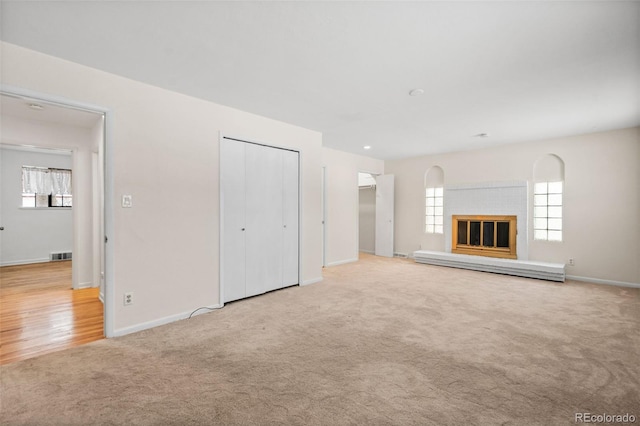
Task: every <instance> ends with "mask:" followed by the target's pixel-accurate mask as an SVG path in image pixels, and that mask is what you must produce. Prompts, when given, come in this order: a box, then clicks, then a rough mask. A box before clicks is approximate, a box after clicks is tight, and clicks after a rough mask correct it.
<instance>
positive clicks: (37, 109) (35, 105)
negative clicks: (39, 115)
mask: <svg viewBox="0 0 640 426" xmlns="http://www.w3.org/2000/svg"><path fill="white" fill-rule="evenodd" d="M29 108H31V109H35V110H36V111H42V110H43V109H44V107H43V106H42V105H40V104H29Z"/></svg>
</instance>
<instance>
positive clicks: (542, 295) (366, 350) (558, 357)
mask: <svg viewBox="0 0 640 426" xmlns="http://www.w3.org/2000/svg"><path fill="white" fill-rule="evenodd" d="M324 276H325V280H324V281H323V282H322V283H318V284H314V285H311V286H306V287H292V288H289V289H285V290H281V291H277V292H274V293H270V294H266V295H263V296H259V297H255V298H252V299H248V300H243V301H239V302H236V303H231V304H229V305H227V306H226V307H225V308H223V309H221V310H218V311H215V312H212V313H208V314H204V315H200V316H197V317H194V318H192V319H190V320H184V321H179V322H176V323H173V324H169V325H167V326H163V327H158V328H155V329H152V330H147V331H143V332H140V333H136V334H133V335H129V336H125V337H122V338H116V339H108V340H102V341H99V342H94V343H91V344H88V345H85V346H82V347H79V348H74V349H69V350H66V351H62V352H58V353H54V354H49V355H44V356H42V357H39V358H35V359H32V360H26V361H21V362H17V363H14V364H9V365H6V366H3V367H2V368H1V370H0V371H1V374H2V375H1V391H2V393H1V398H2V406H1V414H0V423H2V424H5V425H13V424H60V425H89V424H113V425H115V424H140V425H152V424H153V425H155V424H175V425H188V424H225V425H229V424H247V425H249V424H300V425H305V424H310V425H315V424H318V425H319V424H326V425H334V424H358V425H364V424H369V425H384V424H396V425H404V424H407V425H410V424H415V425H431V424H433V425H454V424H455V425H459V424H477V425H498V424H500V425H520V424H526V425H536V424H539V425H555V424H574V413H576V412H590V413H608V414H617V413H634V414H635V415H636V417H638V416H640V406H639V404H638V401H640V390H639V389H640V362H639V360H640V354H639V353H638V351H639V348H640V291H639V290H637V289H625V288H618V287H608V286H597V285H591V284H583V283H571V282H569V283H566V284H556V283H551V282H545V281H538V280H530V279H524V278H516V277H508V276H502V275H494V274H488V273H481V272H473V271H464V270H456V269H449V268H443V267H436V266H429V265H421V264H415V263H413V262H411V261H409V260H402V259H386V258H377V257H373V256H364V255H363V260H361V261H360V262H358V263H354V264H348V265H343V266H338V267H333V268H328V269H325V271H324ZM176 285H179V283H176Z"/></svg>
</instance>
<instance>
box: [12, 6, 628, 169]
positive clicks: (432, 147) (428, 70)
mask: <svg viewBox="0 0 640 426" xmlns="http://www.w3.org/2000/svg"><path fill="white" fill-rule="evenodd" d="M1 7H2V10H1V12H2V16H1V22H0V23H1V27H2V29H1V31H0V37H1V38H2V39H3V40H4V41H6V42H9V43H13V44H17V45H20V46H24V47H26V48H29V49H33V50H37V51H40V52H44V53H47V54H51V55H54V56H57V57H60V58H64V59H67V60H70V61H73V62H77V63H80V64H84V65H87V66H90V67H94V68H98V69H102V70H105V71H108V72H111V73H114V74H118V75H122V76H125V77H129V78H131V79H134V80H138V81H143V82H146V83H149V84H153V85H156V86H159V87H163V88H166V89H170V90H174V91H177V92H181V93H184V94H187V95H191V96H195V97H198V98H202V99H207V100H210V101H213V102H216V103H219V104H223V105H228V106H231V107H235V108H238V109H241V110H244V111H249V112H252V113H256V114H260V115H263V116H266V117H270V118H274V119H278V120H282V121H285V122H288V123H292V124H296V125H299V126H302V127H306V128H310V129H314V130H318V131H320V132H322V133H323V144H324V145H325V146H328V147H331V148H335V149H340V150H343V151H349V152H354V153H358V154H362V155H367V156H372V157H376V158H380V159H397V158H405V157H411V156H417V155H423V154H432V153H440V152H449V151H459V150H469V149H474V148H478V147H486V146H491V145H499V144H507V143H517V142H524V141H533V140H541V139H546V138H553V137H562V136H567V135H575V134H583V133H591V132H595V131H604V130H610V129H617V128H625V127H632V126H637V125H639V124H640V85H639V80H640V2H638V1H629V2H624V1H616V2H613V1H590V2H583V1H562V2H553V1H539V2H537V1H515V0H514V1H486V2H485V1H469V2H461V1H448V2H444V1H443V2H435V1H423V2H420V1H418V2H400V1H389V2H384V1H381V2H367V1H356V2H343V1H325V2H312V1H298V2H272V1H264V2H245V1H231V2H219V1H199V2H192V1H174V2H169V1H157V2H150V1H119V2H113V1H96V2H77V1H70V2H56V1H44V2H37V1H28V2H14V1H5V0H2V3H1ZM416 88H420V89H423V90H424V94H423V95H421V96H409V92H410V91H411V90H412V89H416ZM481 133H487V134H488V137H484V138H481V137H477V136H476V135H478V134H481ZM365 145H368V146H370V147H371V149H369V150H366V151H365V150H363V146H365Z"/></svg>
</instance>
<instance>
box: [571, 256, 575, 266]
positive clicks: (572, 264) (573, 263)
mask: <svg viewBox="0 0 640 426" xmlns="http://www.w3.org/2000/svg"><path fill="white" fill-rule="evenodd" d="M569 266H576V260H575V259H574V258H573V257H572V258H571V259H569Z"/></svg>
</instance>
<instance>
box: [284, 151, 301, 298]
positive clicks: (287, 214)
mask: <svg viewBox="0 0 640 426" xmlns="http://www.w3.org/2000/svg"><path fill="white" fill-rule="evenodd" d="M298 156H299V154H298V153H297V152H294V151H282V160H283V161H282V166H283V180H282V193H283V197H284V199H283V222H284V223H283V228H282V229H283V238H284V243H283V244H284V247H283V252H282V269H283V276H282V287H287V286H290V285H295V284H298V283H299V279H298V212H299V204H298V194H299V190H298V174H299V172H298Z"/></svg>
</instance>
